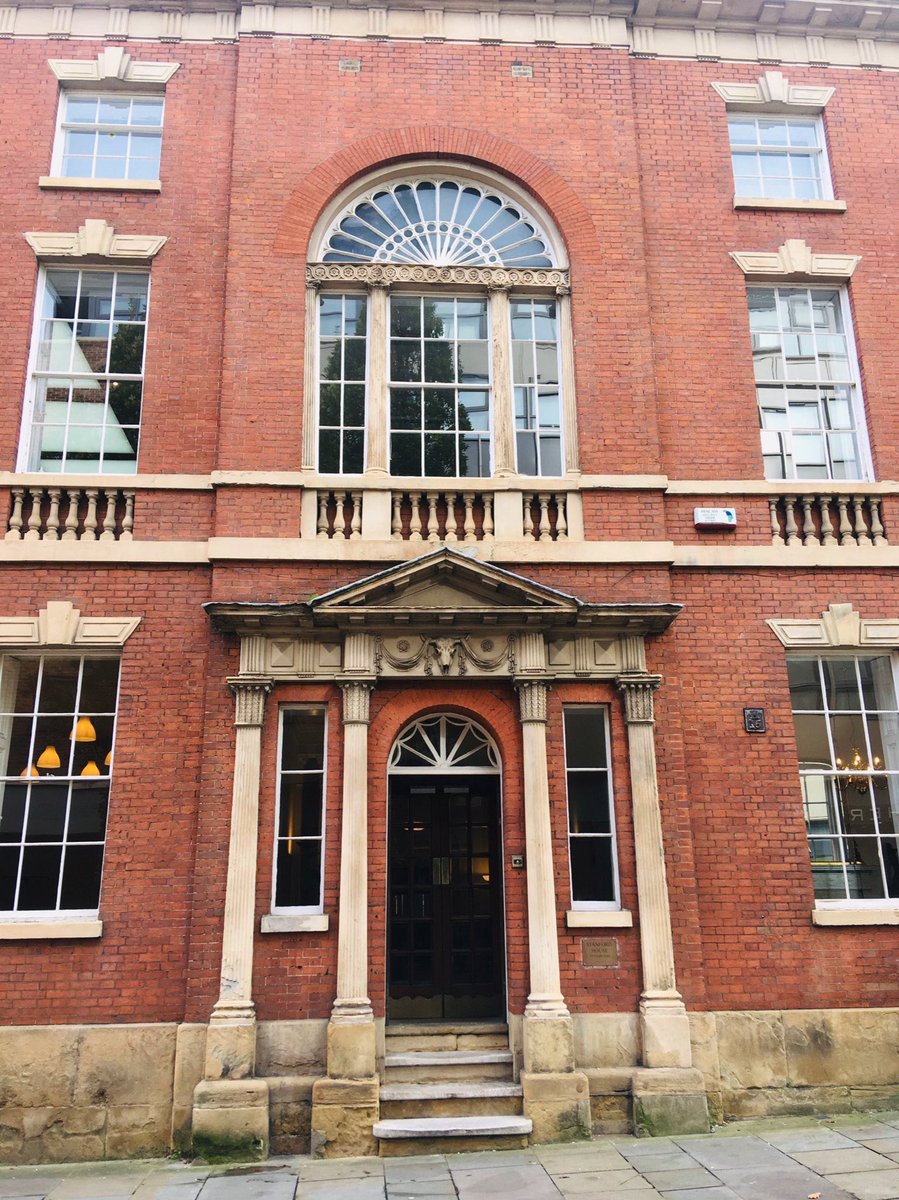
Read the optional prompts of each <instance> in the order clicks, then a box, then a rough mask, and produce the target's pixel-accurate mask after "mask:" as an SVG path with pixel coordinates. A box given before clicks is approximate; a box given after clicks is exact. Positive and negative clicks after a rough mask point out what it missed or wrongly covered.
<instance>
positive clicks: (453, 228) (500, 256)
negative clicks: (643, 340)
mask: <svg viewBox="0 0 899 1200" xmlns="http://www.w3.org/2000/svg"><path fill="white" fill-rule="evenodd" d="M322 261H323V262H326V263H336V262H346V263H367V262H376V263H404V264H408V265H417V266H429V267H485V266H486V267H552V266H554V265H555V264H554V262H553V257H552V251H551V249H550V247H549V242H548V239H547V238H546V236H545V235H544V234H543V233H542V231H541V230H540V228H539V226H538V225H537V223H536V222H535V221H534V219H533V218H532V217H531V216H529V215H528V214H527V213H525V212H524V211H523V210H522V209H521V207H520V206H519V205H517V204H515V203H514V202H513V201H512V200H510V199H509V198H508V197H507V196H504V195H502V193H501V192H498V191H496V190H495V189H493V188H489V189H488V188H485V187H482V186H481V185H480V184H477V183H465V184H462V183H459V182H457V181H455V180H452V179H417V180H407V181H403V182H399V183H395V184H391V185H389V186H387V187H379V188H376V189H375V190H373V191H371V192H369V193H367V194H366V195H364V196H362V197H361V198H360V199H358V200H355V201H354V202H353V204H352V205H350V206H349V207H348V208H346V209H344V211H343V212H342V213H341V214H340V215H339V216H338V218H337V219H336V221H335V222H334V224H333V225H332V226H331V229H330V230H329V232H328V236H327V237H326V238H325V243H324V252H323V254H322Z"/></svg>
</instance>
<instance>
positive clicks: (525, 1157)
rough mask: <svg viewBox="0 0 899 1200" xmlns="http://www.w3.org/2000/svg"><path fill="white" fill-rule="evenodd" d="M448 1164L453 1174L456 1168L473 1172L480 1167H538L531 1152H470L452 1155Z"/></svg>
mask: <svg viewBox="0 0 899 1200" xmlns="http://www.w3.org/2000/svg"><path fill="white" fill-rule="evenodd" d="M448 1163H449V1166H450V1168H451V1170H452V1171H453V1172H455V1169H456V1167H464V1168H465V1169H466V1170H472V1171H473V1170H476V1169H478V1168H480V1167H531V1166H539V1160H538V1158H537V1155H536V1154H534V1152H533V1151H532V1150H471V1151H468V1152H466V1153H464V1154H454V1155H453V1156H452V1158H450V1159H449V1160H448Z"/></svg>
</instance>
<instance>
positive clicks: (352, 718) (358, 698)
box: [340, 679, 374, 725]
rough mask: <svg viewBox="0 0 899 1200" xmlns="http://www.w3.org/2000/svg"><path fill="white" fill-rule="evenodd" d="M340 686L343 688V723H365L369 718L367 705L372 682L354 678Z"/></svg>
mask: <svg viewBox="0 0 899 1200" xmlns="http://www.w3.org/2000/svg"><path fill="white" fill-rule="evenodd" d="M340 686H341V688H342V689H343V723H344V725H367V724H368V723H369V721H370V719H371V718H370V716H369V707H370V701H371V693H372V688H373V687H374V684H373V683H364V682H362V681H360V680H357V679H354V680H353V681H352V682H351V683H341V685H340Z"/></svg>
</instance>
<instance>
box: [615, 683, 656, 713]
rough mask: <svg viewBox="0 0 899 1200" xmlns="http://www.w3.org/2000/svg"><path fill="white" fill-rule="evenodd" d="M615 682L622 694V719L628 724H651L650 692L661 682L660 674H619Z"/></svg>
mask: <svg viewBox="0 0 899 1200" xmlns="http://www.w3.org/2000/svg"><path fill="white" fill-rule="evenodd" d="M615 682H616V683H617V684H618V687H619V688H620V690H621V693H622V695H623V696H624V719H625V721H626V722H627V723H628V725H652V724H653V722H654V720H655V717H654V714H653V700H652V694H653V692H654V691H655V690H656V688H657V687H658V686H659V684H660V683H661V682H662V676H661V675H645V674H642V673H641V674H637V673H634V674H633V675H619V676H618V677H617V679H616V680H615Z"/></svg>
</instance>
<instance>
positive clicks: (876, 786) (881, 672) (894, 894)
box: [788, 655, 899, 901]
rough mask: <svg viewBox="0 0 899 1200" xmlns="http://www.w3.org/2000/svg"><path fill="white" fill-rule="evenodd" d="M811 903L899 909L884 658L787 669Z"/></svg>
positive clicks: (897, 828) (803, 663) (810, 661)
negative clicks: (887, 902)
mask: <svg viewBox="0 0 899 1200" xmlns="http://www.w3.org/2000/svg"><path fill="white" fill-rule="evenodd" d="M788 669H789V678H790V692H791V696H792V702H793V721H794V724H795V728H796V747H797V751H798V756H799V774H800V777H801V780H802V793H803V801H804V805H805V819H806V826H807V829H808V839H809V849H810V853H811V860H812V876H813V879H814V885H815V896H816V898H817V899H818V900H821V901H846V900H883V899H884V898H891V899H894V900H899V837H897V834H899V709H897V704H896V688H895V680H894V673H893V663H892V661H891V659H890V658H889V657H887V656H886V655H883V656H878V657H870V658H868V657H864V658H863V657H856V658H822V659H815V658H793V659H790V660H788Z"/></svg>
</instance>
